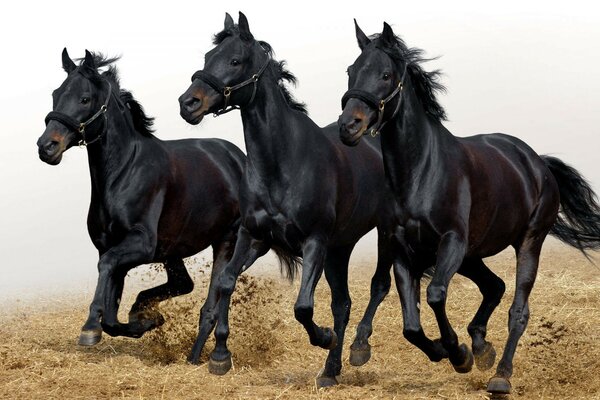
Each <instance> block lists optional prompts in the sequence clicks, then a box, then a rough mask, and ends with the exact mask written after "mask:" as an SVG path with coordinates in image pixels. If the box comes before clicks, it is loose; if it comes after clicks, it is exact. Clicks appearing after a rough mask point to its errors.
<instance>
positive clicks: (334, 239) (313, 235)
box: [179, 13, 396, 386]
mask: <svg viewBox="0 0 600 400" xmlns="http://www.w3.org/2000/svg"><path fill="white" fill-rule="evenodd" d="M215 45H216V47H215V48H214V49H212V50H211V51H209V52H208V53H207V54H206V57H205V58H206V62H205V66H204V70H202V71H198V72H196V73H195V74H194V76H193V78H192V84H191V86H190V87H189V89H188V90H187V91H186V92H185V93H184V94H183V95H182V96H181V97H180V99H179V101H180V105H181V115H182V117H183V118H184V119H185V120H186V121H188V122H189V123H191V124H198V123H199V122H200V121H201V120H202V118H203V117H204V115H205V114H207V113H215V114H223V113H225V112H228V111H231V110H233V109H236V108H239V109H240V110H241V117H242V122H243V126H244V137H245V141H246V149H247V152H248V161H247V164H246V171H245V173H244V177H243V179H242V183H241V188H240V209H241V214H242V223H241V227H240V230H239V233H238V242H237V244H236V247H235V251H234V255H233V257H232V259H231V262H230V263H229V264H228V265H227V266H226V267H225V269H224V270H223V272H222V274H221V279H220V283H219V293H220V300H219V305H218V310H217V309H215V310H214V311H213V312H212V315H210V318H208V315H209V313H208V312H206V313H205V314H204V315H206V316H207V319H206V320H205V321H201V324H200V331H201V332H204V331H205V329H204V327H210V328H212V327H213V326H214V325H215V323H216V322H217V320H218V324H217V327H216V330H215V336H216V340H217V342H216V346H215V349H214V350H213V352H212V353H211V356H210V361H209V370H210V371H211V372H213V373H216V374H224V373H226V372H227V371H228V370H229V368H230V367H231V353H230V352H229V350H228V349H227V343H226V340H227V337H228V335H229V326H228V307H229V300H230V296H231V293H232V292H233V290H234V288H235V282H236V279H237V277H238V275H239V274H240V273H241V272H242V271H243V270H245V269H247V268H248V267H250V265H252V263H253V262H254V259H253V258H249V257H248V256H247V253H248V249H251V250H252V251H253V254H256V255H257V256H260V255H262V254H264V253H266V252H267V251H268V250H269V248H272V249H274V250H275V251H276V253H277V254H278V255H279V256H280V257H281V259H282V261H283V266H282V267H284V269H285V270H286V271H287V272H288V274H289V276H291V277H293V276H294V274H295V273H296V271H295V269H296V267H297V262H298V259H297V257H302V259H303V266H302V278H301V287H300V293H299V295H298V299H297V301H296V304H295V307H294V311H295V316H296V319H297V320H298V321H299V322H300V323H301V324H302V325H303V326H304V328H305V329H306V332H307V333H308V336H309V338H310V343H311V344H313V345H316V346H320V347H322V348H324V349H329V350H331V351H330V352H329V356H328V358H327V362H326V364H325V368H324V370H323V372H322V374H321V375H320V376H319V378H318V379H317V383H318V385H319V386H329V385H334V384H336V383H337V381H336V376H337V375H339V374H340V371H341V367H342V364H341V354H342V345H343V340H344V332H345V328H346V325H347V323H348V318H349V315H350V306H351V301H350V295H349V293H348V282H347V280H348V260H349V258H350V253H351V252H352V249H353V248H354V246H355V244H356V242H357V241H358V240H359V239H360V238H361V237H362V236H363V235H365V234H366V233H367V232H368V231H370V230H371V229H372V228H374V227H377V229H378V231H379V243H378V248H379V259H378V263H377V271H376V273H375V275H374V277H373V281H372V286H371V301H370V303H369V306H368V308H367V311H366V313H365V317H364V318H363V321H361V325H360V326H359V331H360V332H362V335H363V336H365V337H368V336H369V335H370V334H371V322H372V318H373V314H374V313H375V309H376V308H377V305H378V304H379V303H380V302H381V300H383V297H384V296H385V295H386V294H387V292H388V290H389V286H390V283H391V282H390V281H391V279H390V275H389V270H390V268H391V264H392V253H391V246H390V244H389V242H388V238H389V237H390V236H391V235H392V234H393V227H394V226H395V225H396V224H395V222H394V221H393V213H391V212H390V207H389V205H390V204H391V203H393V201H392V200H393V199H392V195H391V191H389V190H388V189H386V185H385V175H384V171H383V162H382V158H381V150H380V146H379V142H378V141H376V140H369V141H365V142H363V143H362V144H361V145H359V146H358V147H357V148H356V149H350V148H348V147H346V146H344V145H342V144H341V143H340V142H339V140H338V138H337V132H338V128H337V125H335V124H332V125H329V126H327V127H325V128H320V127H318V126H317V125H316V124H315V123H314V122H313V121H312V120H311V119H310V118H309V117H308V116H307V115H306V113H305V110H304V107H303V105H301V104H299V103H297V102H295V101H294V100H293V98H292V97H291V95H290V94H289V92H288V91H287V89H286V87H285V86H284V85H283V81H286V80H287V81H291V82H294V77H293V75H291V74H290V73H289V72H288V71H286V70H285V68H284V63H283V62H277V61H275V60H273V58H272V51H271V48H270V46H269V45H268V44H267V43H265V42H259V41H256V40H255V39H254V37H253V35H252V33H251V32H250V29H249V26H248V20H247V19H246V17H245V16H244V15H243V14H242V13H240V17H239V24H238V25H235V24H234V22H233V20H232V18H231V17H230V16H229V15H228V14H227V16H226V18H225V28H224V30H223V31H222V32H220V33H218V34H217V35H215ZM323 270H325V277H326V279H327V282H328V283H329V286H330V288H331V294H332V300H331V309H332V313H333V316H334V329H333V330H331V329H330V328H322V327H320V326H318V325H316V324H315V323H314V322H313V307H314V291H315V287H316V285H317V282H318V280H319V279H320V277H321V275H322V273H323ZM206 331H208V328H207V329H206ZM207 335H208V333H207ZM199 339H202V340H199V341H197V342H196V345H195V347H194V350H195V352H194V353H193V355H192V358H191V359H190V361H191V362H197V361H198V356H199V355H200V352H201V350H202V348H203V346H204V343H205V340H206V337H202V338H200V337H199ZM361 357H362V358H364V357H368V354H367V355H365V353H362V354H361Z"/></svg>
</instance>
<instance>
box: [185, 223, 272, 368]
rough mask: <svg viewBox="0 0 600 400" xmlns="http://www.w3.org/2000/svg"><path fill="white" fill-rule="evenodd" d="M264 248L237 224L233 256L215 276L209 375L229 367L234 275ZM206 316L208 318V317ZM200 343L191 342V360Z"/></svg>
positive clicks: (261, 243)
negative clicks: (230, 309)
mask: <svg viewBox="0 0 600 400" xmlns="http://www.w3.org/2000/svg"><path fill="white" fill-rule="evenodd" d="M267 251H269V246H268V245H267V244H265V243H264V242H262V241H258V240H255V239H253V238H252V237H251V236H250V234H249V233H248V231H247V230H246V229H245V228H244V227H240V229H239V231H238V238H237V243H236V245H235V250H234V252H233V257H231V260H230V261H229V262H228V263H227V265H226V266H225V268H224V269H223V271H222V272H221V273H220V274H219V276H215V278H217V285H216V286H215V290H216V293H217V298H218V302H217V305H216V309H217V327H216V329H215V339H216V343H215V349H214V350H213V351H212V353H211V354H210V359H209V362H208V370H209V372H210V373H212V374H215V375H223V374H225V373H227V371H229V369H231V353H230V352H229V350H228V349H227V338H228V337H229V304H230V302H231V295H232V294H233V291H234V289H235V284H236V281H237V278H238V276H239V275H240V274H241V273H242V271H244V270H245V269H248V268H249V267H250V266H251V265H252V264H253V263H254V261H256V259H257V258H259V257H261V256H263V255H264V254H265V253H266V252H267ZM207 312H208V310H207ZM207 318H209V319H210V317H209V316H207ZM197 343H198V340H197ZM200 345H201V343H199V344H198V346H196V343H195V344H194V348H193V349H192V354H191V355H190V361H191V362H197V360H198V358H199V357H200V351H201V350H202V349H201V347H200Z"/></svg>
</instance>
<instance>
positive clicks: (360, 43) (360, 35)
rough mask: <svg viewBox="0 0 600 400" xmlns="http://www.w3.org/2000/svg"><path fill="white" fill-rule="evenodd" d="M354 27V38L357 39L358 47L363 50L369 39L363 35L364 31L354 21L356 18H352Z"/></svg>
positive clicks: (369, 41)
mask: <svg viewBox="0 0 600 400" xmlns="http://www.w3.org/2000/svg"><path fill="white" fill-rule="evenodd" d="M354 28H355V29H356V40H357V41H358V47H360V49H361V50H363V49H364V48H365V47H367V46H368V45H369V43H371V39H369V38H368V37H367V35H365V33H364V32H363V31H362V29H360V26H358V22H356V18H354Z"/></svg>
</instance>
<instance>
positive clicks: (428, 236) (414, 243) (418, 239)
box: [404, 218, 439, 252]
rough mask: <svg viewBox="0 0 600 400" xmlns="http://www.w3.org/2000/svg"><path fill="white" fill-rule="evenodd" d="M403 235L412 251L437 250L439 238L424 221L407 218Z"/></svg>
mask: <svg viewBox="0 0 600 400" xmlns="http://www.w3.org/2000/svg"><path fill="white" fill-rule="evenodd" d="M404 235H405V238H406V242H407V244H408V245H409V246H410V247H411V248H412V249H413V251H417V252H418V251H430V250H432V249H437V242H438V240H439V236H438V235H437V234H436V232H435V231H434V229H433V228H432V227H431V226H430V225H429V224H428V223H426V222H425V221H423V220H420V219H414V218H409V219H407V220H406V223H405V225H404Z"/></svg>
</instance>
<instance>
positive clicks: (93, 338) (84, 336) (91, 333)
mask: <svg viewBox="0 0 600 400" xmlns="http://www.w3.org/2000/svg"><path fill="white" fill-rule="evenodd" d="M100 339H102V330H101V329H90V330H82V331H81V333H80V334H79V340H78V341H77V344H78V345H80V346H93V345H95V344H98V343H99V342H100Z"/></svg>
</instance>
